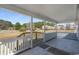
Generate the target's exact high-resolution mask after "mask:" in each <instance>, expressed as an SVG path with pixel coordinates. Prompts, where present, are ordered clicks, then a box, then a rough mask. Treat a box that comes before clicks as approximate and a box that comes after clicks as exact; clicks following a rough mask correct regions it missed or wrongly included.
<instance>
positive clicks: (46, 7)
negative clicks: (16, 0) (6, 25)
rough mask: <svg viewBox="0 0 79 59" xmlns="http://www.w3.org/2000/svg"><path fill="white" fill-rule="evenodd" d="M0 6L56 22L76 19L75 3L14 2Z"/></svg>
mask: <svg viewBox="0 0 79 59" xmlns="http://www.w3.org/2000/svg"><path fill="white" fill-rule="evenodd" d="M0 6H2V7H5V8H9V9H11V10H14V11H17V12H20V13H23V14H27V15H28V14H29V15H32V16H35V17H38V18H42V19H46V20H51V21H52V20H53V21H56V22H73V21H75V19H76V6H77V5H75V4H15V5H0Z"/></svg>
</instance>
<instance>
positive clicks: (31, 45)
mask: <svg viewBox="0 0 79 59" xmlns="http://www.w3.org/2000/svg"><path fill="white" fill-rule="evenodd" d="M32 24H33V16H31V22H30V31H31V48H32V47H33V40H32V39H33V38H32V36H33V33H32V32H33V31H32V29H33V27H32Z"/></svg>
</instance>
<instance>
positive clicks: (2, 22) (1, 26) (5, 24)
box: [0, 20, 13, 30]
mask: <svg viewBox="0 0 79 59" xmlns="http://www.w3.org/2000/svg"><path fill="white" fill-rule="evenodd" d="M12 26H13V24H12V23H11V22H10V21H5V20H0V29H2V30H6V29H8V28H9V27H12Z"/></svg>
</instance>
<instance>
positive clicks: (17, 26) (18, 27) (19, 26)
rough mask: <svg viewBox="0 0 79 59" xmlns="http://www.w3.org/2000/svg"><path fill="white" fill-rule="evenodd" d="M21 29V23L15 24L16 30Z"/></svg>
mask: <svg viewBox="0 0 79 59" xmlns="http://www.w3.org/2000/svg"><path fill="white" fill-rule="evenodd" d="M20 28H21V24H20V23H19V22H17V23H16V24H15V29H16V30H19V29H20Z"/></svg>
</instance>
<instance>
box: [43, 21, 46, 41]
mask: <svg viewBox="0 0 79 59" xmlns="http://www.w3.org/2000/svg"><path fill="white" fill-rule="evenodd" d="M43 22H44V38H43V42H45V25H46V22H45V20H44V21H43Z"/></svg>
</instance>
